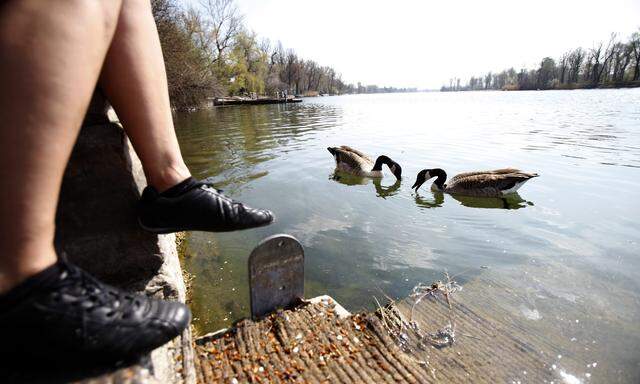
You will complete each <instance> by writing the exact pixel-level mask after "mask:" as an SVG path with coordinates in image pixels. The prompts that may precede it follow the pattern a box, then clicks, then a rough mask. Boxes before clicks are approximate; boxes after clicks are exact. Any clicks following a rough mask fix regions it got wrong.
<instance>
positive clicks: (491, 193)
mask: <svg viewBox="0 0 640 384" xmlns="http://www.w3.org/2000/svg"><path fill="white" fill-rule="evenodd" d="M432 177H436V180H435V181H434V182H433V184H432V185H431V190H432V191H438V192H445V193H449V194H457V195H463V196H476V197H501V196H504V195H508V194H510V193H514V192H516V191H517V190H518V188H520V187H522V185H523V184H524V183H526V182H527V181H529V180H530V179H532V178H534V177H538V174H537V173H526V172H522V171H520V170H518V169H514V168H504V169H496V170H493V171H479V172H466V173H461V174H458V175H455V176H454V177H453V178H451V180H449V183H445V181H447V173H446V172H445V171H443V170H442V169H440V168H434V169H423V170H422V171H420V172H419V173H418V177H417V178H416V182H415V183H414V184H413V186H412V187H411V188H412V189H413V188H415V190H416V191H417V190H418V188H420V186H421V185H422V184H424V183H425V182H426V181H427V180H429V179H431V178H432Z"/></svg>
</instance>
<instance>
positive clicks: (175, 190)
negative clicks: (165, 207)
mask: <svg viewBox="0 0 640 384" xmlns="http://www.w3.org/2000/svg"><path fill="white" fill-rule="evenodd" d="M198 185H199V183H198V180H196V179H194V178H193V177H188V178H186V179H184V180H183V181H181V182H179V183H178V184H176V185H174V186H173V187H171V188H169V189H167V190H166V191H164V192H162V193H160V196H162V197H178V196H180V195H182V194H183V193H185V192H187V191H189V190H190V189H192V188H193V187H196V186H198Z"/></svg>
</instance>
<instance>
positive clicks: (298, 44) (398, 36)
mask: <svg viewBox="0 0 640 384" xmlns="http://www.w3.org/2000/svg"><path fill="white" fill-rule="evenodd" d="M237 4H238V7H239V8H240V9H241V11H242V13H243V14H244V15H245V20H246V25H247V26H248V27H249V29H252V30H253V31H255V32H256V33H258V35H259V36H261V37H267V38H269V39H271V40H280V41H282V43H283V45H284V46H285V48H293V49H295V50H296V52H298V54H299V55H300V56H302V57H304V58H310V59H313V60H315V61H317V62H318V63H319V64H321V65H330V66H332V67H334V68H335V69H336V70H337V71H338V72H339V73H341V74H342V78H343V79H344V80H345V81H347V82H357V81H361V82H363V83H365V84H378V85H393V86H416V87H419V88H439V87H440V86H441V85H442V84H444V83H445V82H447V83H448V79H449V78H451V77H455V76H458V77H461V78H463V79H465V80H466V79H467V78H468V77H470V76H472V75H475V74H480V73H486V72H488V71H495V70H502V69H504V68H508V67H510V66H513V67H515V68H516V69H518V68H520V67H522V66H527V67H531V66H535V65H537V64H538V63H539V62H540V60H541V59H542V58H543V57H544V56H551V57H553V58H557V57H558V56H560V55H561V54H562V53H563V52H565V51H566V50H568V49H571V48H575V47H579V46H582V47H584V48H590V47H592V46H593V44H594V42H596V41H600V40H607V39H608V38H609V35H610V33H611V32H617V33H618V34H619V36H620V37H622V38H623V39H625V40H626V38H627V37H628V36H629V35H630V34H631V33H632V32H633V31H636V30H638V28H639V27H640V0H606V1H602V0H600V1H591V0H581V1H578V0H576V1H574V0H567V1H563V0H534V1H518V0H510V1H507V0H504V1H500V0H482V1H479V0H465V1H462V0H454V1H448V0H447V1H442V0H440V1H427V0H421V1H420V0H416V1H401V0H396V1H377V0H376V1H372V0H369V1H359V0H342V1H337V0H322V1H313V2H312V1H305V0H237Z"/></svg>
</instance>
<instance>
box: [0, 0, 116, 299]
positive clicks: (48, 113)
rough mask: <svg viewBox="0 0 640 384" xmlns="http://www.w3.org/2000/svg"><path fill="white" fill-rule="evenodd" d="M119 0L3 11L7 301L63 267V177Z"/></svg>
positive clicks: (1, 129) (2, 200) (0, 197)
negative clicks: (58, 231) (22, 286)
mask: <svg viewBox="0 0 640 384" xmlns="http://www.w3.org/2000/svg"><path fill="white" fill-rule="evenodd" d="M119 9H120V1H119V0H110V1H107V0H102V1H93V0H90V1H87V0H67V1H56V2H51V3H49V2H47V3H46V4H44V3H43V2H42V1H40V0H13V1H6V2H3V3H1V4H0V58H1V59H0V84H2V87H1V89H0V294H1V293H4V292H6V291H9V290H10V289H11V288H12V287H13V286H15V285H17V284H18V283H20V282H21V281H22V280H24V279H25V278H27V277H28V276H31V275H33V274H35V273H37V272H39V271H41V270H43V269H45V268H46V267H48V266H49V265H51V264H53V263H55V262H56V254H55V251H54V248H53V237H54V225H55V224H54V221H55V213H56V206H57V202H58V195H59V191H60V185H61V183H62V175H63V172H64V169H65V166H66V164H67V161H68V159H69V156H70V153H71V149H72V147H73V144H74V142H75V140H76V137H77V134H78V130H79V128H80V125H81V123H82V119H83V116H84V113H85V111H86V108H87V105H88V103H89V100H90V98H91V93H92V91H93V89H94V87H95V84H96V82H97V80H98V76H99V73H100V68H101V66H102V62H103V59H104V57H105V55H106V52H107V49H108V47H109V42H110V41H111V38H112V36H113V33H114V30H115V24H116V21H117V17H118V13H119Z"/></svg>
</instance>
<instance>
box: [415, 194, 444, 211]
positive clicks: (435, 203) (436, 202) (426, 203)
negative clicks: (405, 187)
mask: <svg viewBox="0 0 640 384" xmlns="http://www.w3.org/2000/svg"><path fill="white" fill-rule="evenodd" d="M431 196H432V198H431V199H428V198H424V197H422V196H420V195H419V194H417V193H416V194H415V195H414V199H415V201H416V205H417V206H418V207H420V208H438V207H442V204H443V203H444V193H442V192H432V193H431Z"/></svg>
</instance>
